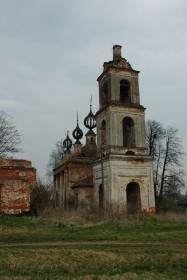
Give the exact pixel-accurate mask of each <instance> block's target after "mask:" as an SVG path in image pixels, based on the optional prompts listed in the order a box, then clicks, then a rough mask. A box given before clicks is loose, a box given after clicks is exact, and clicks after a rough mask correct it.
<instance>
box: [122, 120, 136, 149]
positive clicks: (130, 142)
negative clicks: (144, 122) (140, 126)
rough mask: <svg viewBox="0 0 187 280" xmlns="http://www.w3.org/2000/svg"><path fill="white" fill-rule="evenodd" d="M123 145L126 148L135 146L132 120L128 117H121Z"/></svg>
mask: <svg viewBox="0 0 187 280" xmlns="http://www.w3.org/2000/svg"><path fill="white" fill-rule="evenodd" d="M123 146H124V147H127V148H133V147H135V129H134V121H133V119H132V118H130V117H125V118H124V119H123Z"/></svg>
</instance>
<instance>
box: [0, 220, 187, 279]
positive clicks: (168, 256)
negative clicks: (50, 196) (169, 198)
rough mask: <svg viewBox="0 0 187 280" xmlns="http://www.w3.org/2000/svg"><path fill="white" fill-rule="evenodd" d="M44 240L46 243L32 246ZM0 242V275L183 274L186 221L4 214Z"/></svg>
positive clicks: (143, 276) (131, 276) (186, 252)
mask: <svg viewBox="0 0 187 280" xmlns="http://www.w3.org/2000/svg"><path fill="white" fill-rule="evenodd" d="M43 241H45V242H49V244H45V246H44V245H43V246H42V245H41V244H38V246H36V244H37V243H34V245H32V242H43ZM51 241H53V242H55V241H62V242H69V243H67V244H64V245H62V244H61V245H58V244H50V242H51ZM75 241H77V242H80V243H79V244H77V245H75V243H73V242H75ZM102 241H105V242H104V243H103V242H102ZM115 241H116V242H119V244H114V242H115ZM16 242H19V243H20V244H17V243H16ZM22 242H24V243H25V242H26V243H27V242H28V243H27V244H26V245H25V244H24V245H23V244H22ZM81 242H88V243H87V245H85V244H83V243H81ZM94 242H97V243H94ZM99 242H100V243H99ZM7 243H8V244H9V245H11V246H10V247H9V246H7ZM0 244H1V246H0V259H1V263H0V279H2V280H12V279H14V280H31V279H33V280H40V279H41V280H47V279H49V280H57V279H67V280H72V279H77V280H107V279H112V280H123V279H128V280H131V279H137V280H140V279H142V280H143V279H149V280H153V279H155V280H157V279H160V280H162V279H180V280H183V279H184V280H185V279H187V222H186V221H169V220H166V219H161V218H158V217H156V216H155V217H149V216H145V217H128V218H127V217H126V218H125V219H124V220H123V221H121V220H119V221H117V222H113V223H112V222H111V221H106V222H103V221H99V222H98V221H97V223H96V222H90V221H89V222H85V220H84V221H81V222H68V221H67V219H66V220H64V219H62V218H55V217H53V218H38V219H33V218H30V217H11V216H10V217H5V216H4V217H1V218H0ZM71 244H72V245H71Z"/></svg>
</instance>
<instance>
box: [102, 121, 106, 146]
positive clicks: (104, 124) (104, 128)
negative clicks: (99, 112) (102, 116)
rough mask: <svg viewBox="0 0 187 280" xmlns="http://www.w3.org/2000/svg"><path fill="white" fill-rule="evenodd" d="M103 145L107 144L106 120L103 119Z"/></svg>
mask: <svg viewBox="0 0 187 280" xmlns="http://www.w3.org/2000/svg"><path fill="white" fill-rule="evenodd" d="M101 145H102V146H105V145H106V121H105V120H103V121H102V123H101Z"/></svg>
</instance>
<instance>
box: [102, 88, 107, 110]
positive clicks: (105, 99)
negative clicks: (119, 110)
mask: <svg viewBox="0 0 187 280" xmlns="http://www.w3.org/2000/svg"><path fill="white" fill-rule="evenodd" d="M107 103H108V93H107V84H106V83H105V84H104V85H103V86H102V106H106V105H107Z"/></svg>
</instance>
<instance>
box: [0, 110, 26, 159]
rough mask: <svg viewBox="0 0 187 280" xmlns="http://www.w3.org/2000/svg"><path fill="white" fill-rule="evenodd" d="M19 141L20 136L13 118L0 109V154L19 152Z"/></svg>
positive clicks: (6, 154)
mask: <svg viewBox="0 0 187 280" xmlns="http://www.w3.org/2000/svg"><path fill="white" fill-rule="evenodd" d="M20 143H21V136H20V134H19V131H18V130H17V128H16V126H15V124H14V122H13V120H12V119H11V118H10V117H9V116H8V115H7V114H6V113H5V112H3V111H0V156H8V155H9V154H12V153H18V152H21V151H22V150H21V148H19V144H20Z"/></svg>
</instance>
